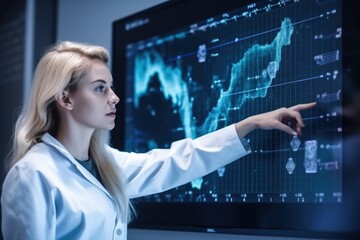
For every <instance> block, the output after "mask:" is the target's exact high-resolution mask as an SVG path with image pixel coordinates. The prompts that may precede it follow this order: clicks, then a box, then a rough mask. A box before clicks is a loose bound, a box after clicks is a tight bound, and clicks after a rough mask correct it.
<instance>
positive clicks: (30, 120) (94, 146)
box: [8, 42, 133, 222]
mask: <svg viewBox="0 0 360 240" xmlns="http://www.w3.org/2000/svg"><path fill="white" fill-rule="evenodd" d="M108 59H109V54H108V52H107V51H106V49H105V48H103V47H99V46H92V45H87V44H80V43H75V42H59V43H57V44H55V45H54V46H52V47H51V48H50V49H49V50H48V51H47V52H46V53H45V55H44V56H43V57H42V58H41V60H40V61H39V63H38V65H37V67H36V70H35V75H34V82H33V85H32V90H31V93H30V99H29V101H27V102H26V104H25V106H24V108H23V110H22V112H21V114H20V116H19V118H18V120H17V122H16V125H15V130H14V136H13V147H12V151H11V153H10V159H9V160H10V162H9V165H8V169H10V168H11V167H12V166H13V165H14V164H15V163H17V162H18V161H20V160H21V158H22V157H23V156H24V155H25V153H26V152H27V151H29V149H30V148H31V147H32V146H34V145H35V144H36V143H38V142H39V141H40V140H41V137H42V136H43V135H44V133H47V132H49V133H55V132H56V130H57V129H56V128H57V125H58V122H57V121H58V111H57V109H56V103H55V95H56V94H57V93H59V92H61V91H63V90H65V89H68V90H70V91H72V90H74V89H76V85H77V82H78V81H79V79H80V78H81V76H82V75H83V74H84V73H85V70H86V68H87V67H88V66H89V65H90V64H91V62H92V61H94V60H100V61H102V62H104V63H105V64H107V63H108ZM108 142H109V132H108V131H106V130H101V129H96V130H95V132H94V133H93V135H92V137H91V140H90V149H89V154H90V158H91V159H92V160H93V162H94V164H95V165H96V167H97V169H98V171H99V173H100V177H101V180H102V182H103V184H104V186H105V188H106V189H107V190H108V191H109V192H110V194H111V195H112V196H113V197H114V198H115V199H116V202H117V209H116V210H117V211H118V212H119V214H121V219H122V221H123V222H126V220H128V221H130V219H131V215H132V214H131V213H132V211H129V208H131V209H133V208H132V206H131V203H130V201H129V198H128V196H127V195H126V190H125V186H124V182H123V179H124V178H123V175H122V172H120V171H119V169H116V168H115V163H114V160H113V159H112V157H111V156H110V155H109V153H108V152H107V151H106V144H108ZM115 169H116V170H115Z"/></svg>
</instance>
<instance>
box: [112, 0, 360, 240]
mask: <svg viewBox="0 0 360 240" xmlns="http://www.w3.org/2000/svg"><path fill="white" fill-rule="evenodd" d="M252 2H254V1H248V0H245V1H237V0H225V1H217V0H197V1H191V0H171V1H167V2H164V3H162V4H160V5H157V6H155V7H152V8H149V9H146V10H144V11H141V12H138V13H135V14H133V15H130V16H127V17H125V18H122V19H119V20H117V21H114V22H113V49H112V73H113V77H114V87H115V92H116V94H118V96H120V103H119V104H118V113H119V114H118V117H117V118H116V127H115V129H114V130H113V131H112V134H111V143H112V146H114V147H116V148H119V149H120V150H121V149H124V138H125V130H124V128H125V121H126V116H125V112H126V111H125V107H126V103H125V101H124V99H123V98H122V97H123V96H125V89H126V86H125V84H126V81H125V80H124V78H125V75H124V74H125V70H126V69H125V68H126V64H125V61H126V56H125V53H126V49H125V46H126V44H127V43H131V42H135V41H136V40H138V36H139V35H141V36H142V38H143V39H144V38H148V37H151V36H154V35H157V34H161V33H162V32H166V31H171V30H172V29H177V28H180V27H183V26H187V25H189V24H191V23H194V22H197V21H200V20H203V19H206V18H208V17H209V16H212V15H218V14H219V13H220V12H226V11H230V10H232V9H236V8H240V7H243V6H246V5H248V4H250V3H252ZM204 6H206V7H204ZM189 9H191V11H189ZM342 11H343V14H342V16H343V18H342V22H343V70H345V69H349V68H351V69H354V71H353V73H352V75H353V76H352V79H356V78H358V77H359V70H358V69H360V68H359V63H357V62H356V61H357V58H358V57H359V55H360V50H359V48H360V47H359V45H357V44H356V42H358V43H359V42H360V34H359V32H360V31H359V30H357V29H356V26H355V25H356V24H352V23H353V22H360V21H359V20H360V19H359V18H360V17H359V14H356V7H355V3H353V2H350V1H343V3H342ZM194 12H195V13H197V14H191V13H194ZM178 16H186V17H184V18H182V20H181V21H175V20H174V21H173V19H176V17H178ZM164 19H172V21H164ZM127 24H133V25H128V26H132V27H133V29H131V31H126V25H127ZM159 25H161V28H159V27H158V26H159ZM344 98H348V100H347V101H351V96H344ZM354 124H358V122H355V123H354V122H349V121H346V119H344V120H343V126H344V129H345V130H346V132H344V140H346V137H347V135H353V131H354V129H356V128H357V127H356V126H355V125H354ZM351 133H352V134H351ZM357 135H359V134H357ZM351 147H352V146H350V144H348V145H347V141H344V145H343V152H344V156H343V159H344V162H343V201H342V203H339V204H337V203H336V204H335V205H334V203H321V204H319V203H305V204H297V203H286V204H281V203H261V204H258V203H201V204H199V203H144V202H139V203H136V201H135V208H136V210H137V212H138V216H137V218H136V220H135V221H134V222H132V223H131V224H130V225H129V227H133V228H144V229H166V230H180V231H197V232H215V233H231V234H234V233H235V234H254V235H259V234H260V235H269V236H274V235H275V236H293V237H294V236H296V237H317V238H341V239H355V238H357V237H359V236H360V214H359V213H360V207H359V206H358V205H359V204H357V202H360V191H359V190H357V189H356V183H360V177H359V174H356V172H355V171H356V169H360V161H358V162H356V159H351V160H349V161H347V159H349V157H350V158H352V156H350V154H349V151H347V150H351ZM234 213H236V214H234ZM175 216H176V217H175ZM294 216H296V217H294ZM324 217H326V218H333V221H330V223H329V224H326V225H323V224H314V221H316V219H323V218H324Z"/></svg>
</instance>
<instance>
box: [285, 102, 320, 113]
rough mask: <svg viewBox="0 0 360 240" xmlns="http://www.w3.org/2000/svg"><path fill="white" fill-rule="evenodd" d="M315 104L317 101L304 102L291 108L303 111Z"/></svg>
mask: <svg viewBox="0 0 360 240" xmlns="http://www.w3.org/2000/svg"><path fill="white" fill-rule="evenodd" d="M315 106H316V102H312V103H302V104H297V105H295V106H292V107H289V109H291V110H294V111H297V112H299V111H302V110H306V109H310V108H313V107H315Z"/></svg>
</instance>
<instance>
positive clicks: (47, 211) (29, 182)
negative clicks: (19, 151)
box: [1, 165, 56, 240]
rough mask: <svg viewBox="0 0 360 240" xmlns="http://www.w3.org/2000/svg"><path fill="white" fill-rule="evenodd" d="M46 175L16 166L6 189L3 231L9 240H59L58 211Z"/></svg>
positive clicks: (3, 196) (8, 179) (3, 194)
mask: <svg viewBox="0 0 360 240" xmlns="http://www.w3.org/2000/svg"><path fill="white" fill-rule="evenodd" d="M44 183H45V181H43V180H42V175H41V174H39V173H37V172H34V171H32V170H31V169H29V168H27V167H25V166H23V165H17V166H14V167H13V168H12V169H11V170H10V172H9V173H8V175H7V177H6V179H5V181H4V184H3V190H2V196H1V204H2V233H3V237H4V240H9V239H14V240H15V239H34V240H35V239H36V240H38V239H49V240H51V239H55V226H56V224H55V217H54V216H55V211H54V207H53V205H52V204H51V200H50V199H51V197H50V195H49V194H50V193H49V192H48V191H47V189H46V188H47V187H46V185H45V184H44Z"/></svg>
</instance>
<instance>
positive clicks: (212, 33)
mask: <svg viewBox="0 0 360 240" xmlns="http://www.w3.org/2000/svg"><path fill="white" fill-rule="evenodd" d="M340 9H341V1H333V0H328V1H326V0H324V1H313V0H296V1H290V0H288V1H287V0H282V1H263V2H261V3H258V2H257V4H249V5H248V6H247V7H246V8H241V9H237V10H235V11H233V12H229V13H223V14H222V15H220V16H214V17H211V18H208V19H204V20H203V21H200V22H197V23H193V24H192V25H190V26H186V27H184V28H180V29H176V30H174V31H172V32H165V33H163V34H162V35H156V36H153V37H151V38H148V39H143V40H141V41H139V42H134V43H131V44H129V45H128V46H127V66H126V71H127V79H126V81H127V89H126V93H127V95H126V102H127V107H126V116H128V117H127V119H126V137H125V138H126V143H125V149H126V150H127V151H135V152H144V151H148V150H151V149H153V148H167V147H169V146H170V144H171V142H173V141H176V140H179V139H182V138H186V137H188V138H196V137H199V136H201V135H204V134H206V133H208V132H212V131H215V130H217V129H219V128H221V127H224V126H227V125H229V124H232V123H235V122H237V121H240V120H242V119H244V118H246V117H248V116H251V115H254V114H258V113H262V112H265V111H270V110H273V109H276V108H279V107H289V106H292V105H294V104H297V103H305V102H313V101H317V102H318V106H317V108H316V109H312V110H309V111H306V112H305V113H304V114H303V116H304V121H305V124H306V128H305V129H304V133H303V135H301V136H299V137H292V136H289V135H287V134H285V133H281V132H278V131H260V130H256V131H254V132H252V133H251V134H249V135H248V136H246V139H247V141H248V142H249V144H250V146H251V148H252V153H251V154H250V155H249V156H247V157H245V158H243V159H240V160H238V161H236V162H234V163H232V164H230V165H228V166H224V167H221V168H219V169H218V170H217V171H215V172H214V173H211V174H209V175H207V176H204V177H202V178H199V179H195V180H193V181H192V182H191V183H189V184H186V185H183V186H180V187H177V188H176V189H172V190H170V191H167V192H165V193H162V194H156V195H152V196H148V197H145V198H142V199H140V201H150V202H151V201H155V202H162V201H166V202H260V203H261V202H341V199H342V187H341V184H342V181H341V179H342V157H341V155H342V154H341V151H342V141H341V139H342V122H341V106H342V89H341V87H342V79H341V72H340V71H341V66H342V65H341V51H342V49H341V35H342V32H341V31H342V28H341V14H340V13H341V11H340ZM289 124H291V123H289Z"/></svg>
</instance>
